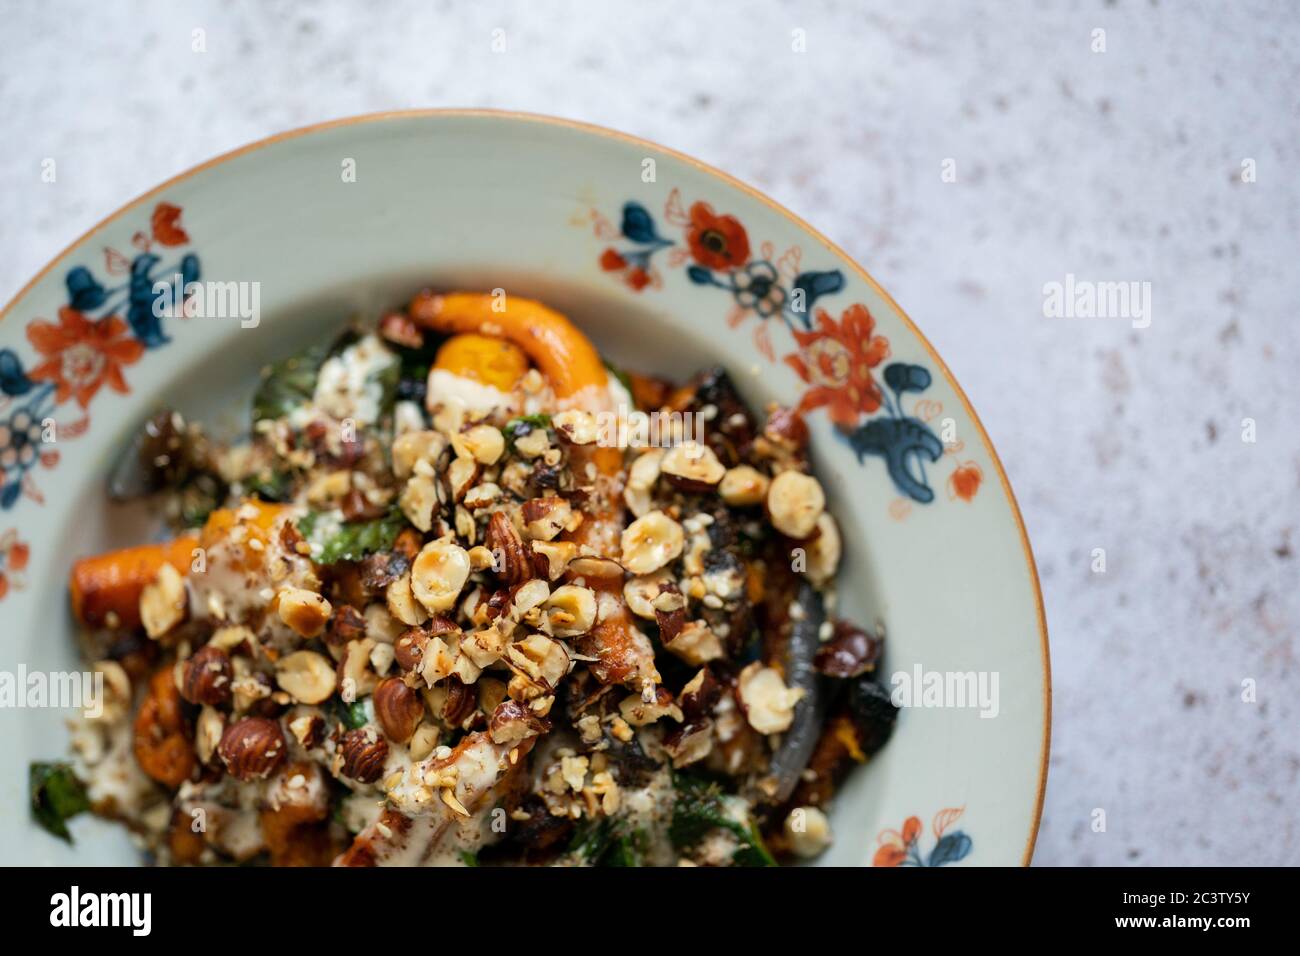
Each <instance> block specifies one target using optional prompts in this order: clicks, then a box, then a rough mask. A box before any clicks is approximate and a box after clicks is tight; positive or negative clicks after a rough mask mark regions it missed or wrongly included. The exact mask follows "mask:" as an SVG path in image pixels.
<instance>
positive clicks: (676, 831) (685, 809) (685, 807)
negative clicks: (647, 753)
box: [668, 773, 776, 866]
mask: <svg viewBox="0 0 1300 956" xmlns="http://www.w3.org/2000/svg"><path fill="white" fill-rule="evenodd" d="M673 786H674V788H675V789H676V791H677V798H676V800H675V801H674V803H673V819H672V822H671V823H670V824H669V826H668V837H669V839H671V840H672V842H673V846H675V847H678V848H679V849H681V848H684V847H693V846H695V845H696V844H698V843H699V842H700V841H701V840H703V839H704V837H706V836H707V835H708V834H709V833H710V832H711V831H713V830H716V829H723V830H727V831H729V832H731V833H732V834H734V835H735V837H736V839H737V840H738V841H739V843H740V846H739V847H738V848H737V849H736V852H735V853H734V854H732V858H731V859H732V862H733V863H735V864H736V865H737V866H775V865H776V861H775V860H774V859H773V858H772V854H771V853H769V852H768V849H767V847H766V846H764V845H763V839H762V837H761V836H759V833H758V828H757V827H756V826H755V825H754V824H753V823H752V822H751V823H749V824H748V825H746V824H742V823H740V822H738V821H737V820H735V819H734V818H733V817H732V816H731V815H730V814H728V813H727V810H726V807H725V805H724V804H723V793H722V788H721V787H719V786H718V784H717V783H715V782H714V781H712V780H708V779H706V778H704V777H699V776H694V775H691V774H684V773H682V774H677V775H675V776H674V778H673Z"/></svg>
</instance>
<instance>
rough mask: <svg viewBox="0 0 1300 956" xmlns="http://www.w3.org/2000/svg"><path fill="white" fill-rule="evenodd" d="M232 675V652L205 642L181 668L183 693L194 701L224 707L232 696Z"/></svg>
mask: <svg viewBox="0 0 1300 956" xmlns="http://www.w3.org/2000/svg"><path fill="white" fill-rule="evenodd" d="M231 677H232V670H231V666H230V656H229V655H228V654H226V652H225V651H223V650H221V648H219V647H213V646H212V645H211V644H204V645H203V646H202V647H200V648H199V649H198V650H197V651H195V652H194V656H193V657H191V658H190V659H189V660H187V661H186V662H185V666H184V667H183V668H182V669H181V687H180V690H181V696H182V697H184V698H185V699H186V700H188V701H189V702H190V703H191V704H208V705H209V706H212V707H220V706H221V705H222V704H225V703H227V702H228V701H229V700H230V695H231V688H230V683H231Z"/></svg>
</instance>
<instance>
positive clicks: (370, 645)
mask: <svg viewBox="0 0 1300 956" xmlns="http://www.w3.org/2000/svg"><path fill="white" fill-rule="evenodd" d="M374 649H375V642H374V641H373V640H372V639H371V638H368V637H366V638H363V639H361V640H359V641H351V642H350V643H349V644H348V646H347V647H346V648H344V650H343V659H342V660H340V661H339V666H338V671H337V674H338V684H339V693H340V694H341V695H342V696H343V701H344V703H348V704H350V703H352V702H353V701H355V700H357V699H359V698H361V697H364V696H365V695H366V694H369V693H370V692H371V691H373V690H374V689H375V685H376V684H378V683H379V678H378V676H377V675H376V674H375V672H374V670H373V669H372V668H371V666H370V652H371V651H373V650H374Z"/></svg>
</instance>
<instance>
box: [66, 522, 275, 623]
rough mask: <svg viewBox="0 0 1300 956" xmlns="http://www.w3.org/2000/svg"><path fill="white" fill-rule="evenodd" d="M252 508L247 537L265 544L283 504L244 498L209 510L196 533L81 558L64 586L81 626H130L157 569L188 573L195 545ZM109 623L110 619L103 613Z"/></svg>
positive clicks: (209, 541)
mask: <svg viewBox="0 0 1300 956" xmlns="http://www.w3.org/2000/svg"><path fill="white" fill-rule="evenodd" d="M249 507H251V508H254V509H256V514H255V515H252V516H251V517H250V518H249V519H248V520H247V522H246V524H247V525H248V526H249V528H250V535H251V536H254V537H260V538H261V540H262V543H263V544H265V543H266V541H267V539H268V538H269V536H270V531H271V527H272V526H273V525H274V524H275V521H276V519H277V518H278V517H279V516H280V514H281V512H282V511H283V510H284V506H283V505H276V504H266V503H264V502H260V501H249V502H247V503H246V504H245V505H243V506H241V508H240V509H239V510H238V511H235V510H230V509H225V508H223V509H220V510H217V511H214V512H212V514H211V515H210V516H209V517H208V522H207V524H206V525H204V527H203V531H202V533H201V535H184V536H182V537H179V538H177V539H175V540H174V541H167V542H163V543H160V544H143V545H139V546H137V547H134V548H123V549H122V550H120V551H109V552H108V553H107V554H99V555H95V556H94V557H92V558H82V559H81V560H80V561H78V562H76V563H75V564H74V565H73V566H72V575H71V581H70V582H69V590H70V591H71V594H72V613H73V614H74V615H75V617H76V619H77V620H78V621H79V622H80V623H81V624H83V625H85V626H87V627H102V626H105V625H110V626H113V627H120V628H123V629H128V630H129V629H131V628H135V627H139V625H140V593H141V592H142V591H143V590H144V588H145V585H147V584H149V583H150V582H151V581H153V579H154V578H156V577H157V576H158V569H159V568H161V567H162V566H163V565H164V564H170V565H171V566H172V567H174V568H175V569H176V570H177V571H179V572H180V573H181V574H182V575H186V574H189V570H190V564H191V562H192V561H193V557H194V549H195V548H210V547H211V546H212V545H213V544H216V543H217V542H218V541H220V540H221V539H222V538H224V537H225V536H226V534H228V533H229V532H230V529H231V528H233V527H234V526H235V525H236V524H237V523H239V522H240V521H241V520H243V519H242V518H241V517H240V514H241V512H243V510H244V509H245V508H249ZM110 614H112V615H113V616H114V619H115V622H116V623H114V622H113V621H110V619H109V615H110Z"/></svg>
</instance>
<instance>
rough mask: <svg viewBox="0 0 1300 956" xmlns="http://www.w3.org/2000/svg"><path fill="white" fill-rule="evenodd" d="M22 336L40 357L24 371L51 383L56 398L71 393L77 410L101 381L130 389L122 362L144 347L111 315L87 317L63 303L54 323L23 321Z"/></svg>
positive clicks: (115, 388)
mask: <svg viewBox="0 0 1300 956" xmlns="http://www.w3.org/2000/svg"><path fill="white" fill-rule="evenodd" d="M27 338H28V340H29V341H30V342H31V343H32V345H33V346H35V348H36V351H38V352H40V353H41V356H42V357H43V358H44V359H45V360H46V361H45V362H44V363H43V364H41V365H38V366H37V367H36V368H34V369H32V370H31V372H30V373H28V374H29V375H30V377H32V378H34V379H38V380H41V381H47V382H54V383H55V384H56V385H57V386H58V390H57V392H56V394H55V400H56V401H58V402H60V403H62V402H66V401H67V400H68V399H69V398H70V397H75V398H76V399H77V404H79V405H80V406H81V407H82V408H86V407H87V406H88V405H89V404H90V400H91V399H92V398H94V397H95V393H96V392H98V391H99V388H100V386H101V385H103V384H104V383H106V382H107V383H108V387H109V388H111V389H112V390H113V391H115V392H119V393H121V394H123V395H125V394H126V393H127V392H128V391H130V389H129V388H127V385H126V380H125V379H124V378H123V377H122V366H123V365H130V364H132V363H133V362H135V361H137V360H138V359H139V358H140V356H141V355H143V354H144V345H143V344H142V343H141V342H140V341H139V340H138V339H134V338H131V337H130V335H128V332H127V326H126V323H125V322H123V321H122V320H121V319H120V318H118V317H117V316H115V315H110V316H108V317H106V318H103V319H98V320H94V319H88V318H86V317H85V316H84V315H82V314H81V313H80V312H78V311H77V310H76V309H72V308H68V307H66V306H65V307H64V308H62V309H59V322H58V324H57V325H55V324H54V323H53V322H46V321H43V320H41V319H37V320H35V321H34V322H32V323H31V324H30V325H28V326H27Z"/></svg>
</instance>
